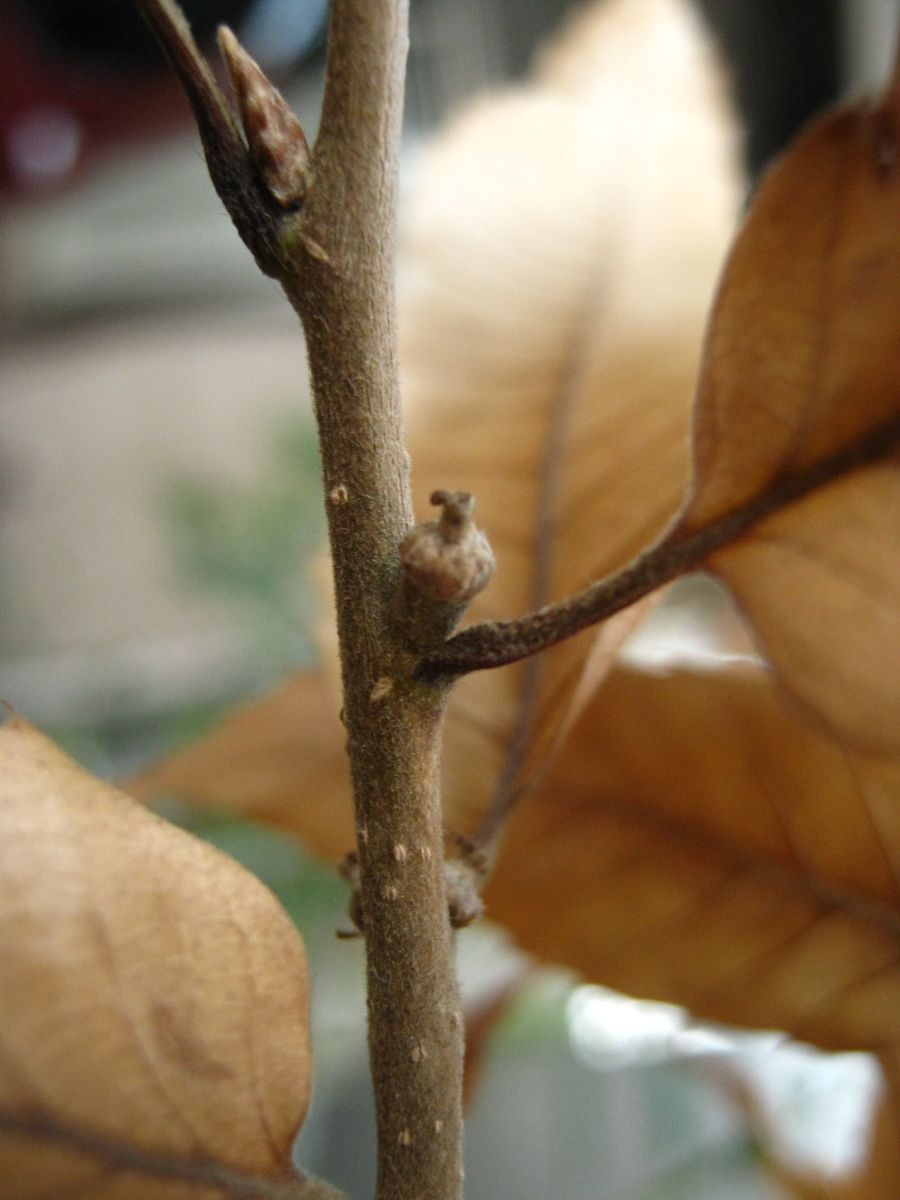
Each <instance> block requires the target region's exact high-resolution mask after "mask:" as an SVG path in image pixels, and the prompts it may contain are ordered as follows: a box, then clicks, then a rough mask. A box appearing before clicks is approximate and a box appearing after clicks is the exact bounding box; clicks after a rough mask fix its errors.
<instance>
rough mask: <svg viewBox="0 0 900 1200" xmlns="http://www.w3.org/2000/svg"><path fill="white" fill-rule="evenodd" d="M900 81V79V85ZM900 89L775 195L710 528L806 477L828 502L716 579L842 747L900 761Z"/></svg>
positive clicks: (813, 151) (689, 520)
mask: <svg viewBox="0 0 900 1200" xmlns="http://www.w3.org/2000/svg"><path fill="white" fill-rule="evenodd" d="M898 78H900V77H898ZM898 145H900V85H898V84H896V83H895V85H894V86H893V90H892V91H891V92H890V93H889V95H888V97H887V98H886V99H885V100H884V101H883V102H882V103H881V104H880V105H878V106H868V105H862V104H860V105H856V106H854V107H852V108H849V109H844V110H840V111H836V112H834V113H831V114H829V115H827V116H825V117H823V118H821V119H820V120H819V121H817V122H816V123H815V124H814V125H813V126H811V127H810V129H808V130H807V131H806V133H805V134H803V135H802V136H801V137H800V139H799V140H798V141H797V142H796V143H795V145H794V146H793V148H792V149H791V150H790V151H788V153H787V154H786V155H785V156H784V158H783V159H782V160H781V161H780V162H779V163H778V164H777V165H776V166H775V167H774V168H773V170H772V171H771V172H770V174H769V175H768V177H767V178H766V179H765V180H764V182H763V184H762V185H761V187H760V189H759V193H758V195H757V197H756V199H755V201H754V204H753V207H752V210H751V213H750V216H749V218H748V220H747V222H746V224H745V226H744V228H743V230H742V232H741V234H740V236H739V238H738V240H737V242H736V244H735V246H734V249H733V251H732V253H731V256H730V259H729V262H728V264H727V267H726V270H725V274H724V277H723V281H722V285H721V288H720V291H719V295H718V298H717V301H716V304H715V308H714V310H713V314H712V318H711V324H710V331H709V335H708V341H707V346H706V351H705V360H704V369H703V373H702V377H701V381H700V387H699V393H698V404H697V415H696V433H695V483H694V491H693V496H692V498H691V500H690V502H689V504H688V506H687V509H686V513H685V516H684V519H683V520H682V522H681V527H682V528H683V529H684V530H685V531H693V530H697V529H700V528H702V527H703V526H705V525H706V524H708V523H709V522H710V521H713V520H715V519H716V518H718V517H720V516H722V515H723V514H726V513H729V512H732V511H735V510H739V509H741V508H742V507H744V506H746V505H747V504H748V503H751V504H752V503H754V502H755V501H756V500H757V499H758V498H759V497H761V496H762V497H765V496H766V495H771V496H775V495H777V494H778V492H779V490H780V489H783V488H784V486H785V485H786V483H788V482H789V481H790V479H791V478H792V477H797V476H798V475H799V474H800V473H802V472H804V471H810V470H813V471H814V470H815V469H816V466H817V464H826V463H827V461H828V460H829V459H830V458H832V457H833V456H836V455H838V456H843V458H844V460H845V461H844V465H843V467H842V468H841V470H840V471H839V472H832V473H831V477H829V472H828V470H827V468H826V467H823V471H824V474H823V478H822V481H821V483H822V486H820V487H819V488H818V489H817V490H815V491H813V492H812V493H811V494H809V495H808V496H807V497H806V498H805V499H803V500H801V501H799V502H796V503H793V504H790V505H788V506H787V507H785V508H783V509H780V510H779V511H777V512H776V513H775V515H774V516H771V517H769V518H768V519H766V520H764V521H763V522H762V523H761V524H758V525H756V526H755V527H754V528H753V529H752V530H751V532H750V533H749V534H748V535H746V536H745V537H744V538H743V539H741V540H740V541H739V542H738V543H737V544H736V545H733V546H730V547H726V549H724V550H722V551H720V552H719V553H717V554H715V555H714V556H713V558H712V560H711V564H710V565H711V566H712V567H713V569H714V570H716V571H717V572H718V573H719V574H720V575H721V576H722V577H723V579H724V580H725V581H726V582H727V583H728V585H729V586H730V587H731V589H732V591H733V592H734V594H735V596H736V597H737V599H738V601H739V603H740V604H741V606H742V607H743V609H744V611H745V613H746V615H747V616H748V618H749V619H750V621H751V622H752V623H753V625H754V627H755V629H756V632H757V634H758V636H759V640H760V642H761V644H762V647H763V650H764V653H765V655H766V657H767V658H768V659H769V660H770V661H771V663H772V664H773V666H774V667H775V668H776V670H777V671H778V673H779V675H780V677H781V679H782V680H783V681H784V682H785V683H786V684H787V686H788V687H789V688H790V689H791V691H792V692H793V693H794V694H795V695H796V696H797V697H798V698H799V699H800V700H801V701H802V702H803V703H804V704H805V705H806V706H807V707H808V709H810V710H811V711H812V712H813V713H814V714H816V716H817V717H818V718H819V719H820V720H821V721H823V722H824V723H825V724H826V725H827V726H828V727H829V728H830V730H831V731H832V733H833V734H835V735H836V736H837V737H838V738H841V739H845V740H847V741H849V742H850V743H852V744H853V745H854V746H855V747H858V748H860V749H861V750H864V751H867V752H873V753H880V754H887V755H896V754H897V753H898V752H900V522H898V520H897V516H898V513H900V470H898V466H900V450H898V440H900V165H898V161H897V155H898Z"/></svg>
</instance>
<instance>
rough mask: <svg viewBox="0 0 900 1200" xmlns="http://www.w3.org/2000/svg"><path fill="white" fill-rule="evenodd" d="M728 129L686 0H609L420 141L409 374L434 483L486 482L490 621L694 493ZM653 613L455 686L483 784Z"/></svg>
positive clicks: (535, 738)
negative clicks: (692, 409) (700, 382)
mask: <svg viewBox="0 0 900 1200" xmlns="http://www.w3.org/2000/svg"><path fill="white" fill-rule="evenodd" d="M733 143H734V134H733V127H732V121H731V118H730V115H729V112H728V108H727V104H726V103H725V101H724V99H723V87H722V81H721V78H720V74H719V70H718V67H717V64H716V62H715V60H714V56H713V54H712V53H711V50H710V48H709V46H708V45H707V42H706V39H705V37H704V34H703V30H702V28H701V27H700V23H699V21H698V18H697V15H696V13H695V12H694V10H693V7H692V5H690V4H688V3H686V2H684V0H611V2H607V3H604V4H602V5H601V4H595V5H592V6H590V7H589V8H587V9H586V10H585V11H584V12H583V13H582V14H581V15H580V16H579V17H578V18H577V19H576V20H574V21H572V22H571V24H570V26H569V27H568V28H567V29H566V30H565V31H564V32H563V34H562V36H561V37H560V38H559V40H558V41H557V43H555V44H554V45H553V46H552V47H550V48H549V50H548V51H547V53H546V54H545V56H544V57H543V59H542V60H541V61H540V62H539V64H538V68H537V70H536V72H535V73H534V75H533V78H532V79H531V80H530V81H529V82H528V83H527V84H526V85H525V86H523V87H520V88H517V89H511V90H508V91H506V92H504V93H500V94H497V95H495V96H492V97H489V98H487V99H486V100H483V101H481V102H480V103H478V104H476V106H475V107H474V108H472V109H471V110H470V111H469V112H467V113H466V114H465V115H463V116H462V117H461V118H460V119H459V120H458V121H457V122H456V123H455V124H454V125H453V126H452V127H451V128H450V129H449V130H448V131H447V133H446V134H444V135H443V136H442V137H441V138H440V139H439V141H438V142H437V144H436V145H435V146H434V147H433V148H432V149H431V150H430V151H429V153H428V154H427V155H426V159H425V163H424V166H423V168H422V172H421V175H420V177H419V180H418V183H417V187H416V189H415V194H414V196H413V199H412V202H411V204H410V206H409V208H408V210H407V212H406V213H405V226H404V228H405V239H404V247H403V256H402V260H401V284H402V286H401V294H400V329H401V347H400V349H401V355H400V357H401V365H402V371H403V389H404V395H405V398H406V400H407V402H408V410H409V411H408V418H407V419H408V426H409V432H410V449H411V451H412V460H413V471H414V484H415V491H416V498H417V500H418V501H419V503H420V504H424V502H425V500H426V499H427V497H428V495H429V494H430V493H431V492H432V491H433V490H434V489H435V488H438V487H443V488H449V489H453V490H464V491H469V492H472V493H474V495H475V496H476V498H477V509H476V514H475V515H476V519H477V520H478V522H479V524H480V525H481V526H482V527H483V528H484V529H485V530H486V531H487V533H488V536H489V538H490V540H491V543H492V546H493V548H494V551H495V553H496V556H497V563H498V569H497V572H496V575H495V577H494V579H493V581H492V583H491V585H490V586H489V587H488V588H487V589H486V591H485V592H484V593H483V594H482V596H481V597H479V598H478V600H477V601H476V602H475V604H474V605H473V608H472V616H473V618H479V619H480V618H491V617H498V616H499V617H508V616H516V615H520V614H521V613H523V612H525V611H526V610H528V609H529V608H533V607H536V606H539V605H540V604H543V603H545V602H547V601H549V600H552V599H559V598H561V597H562V596H563V595H565V594H566V593H568V592H569V591H572V590H573V589H576V588H579V587H581V586H583V585H584V584H585V583H586V582H587V581H588V580H590V579H591V578H593V577H595V576H596V575H598V574H605V573H607V572H608V571H611V570H613V569H614V568H616V567H618V566H620V565H622V564H623V563H624V562H625V561H627V560H628V559H629V558H630V557H631V556H632V555H633V554H634V553H635V552H637V551H638V550H639V549H641V548H642V547H643V546H644V545H645V544H646V543H647V542H648V541H649V540H650V539H652V538H653V537H654V536H655V535H656V534H658V533H659V532H660V530H661V529H662V528H663V526H664V525H665V524H666V523H667V522H668V521H669V520H670V519H671V517H672V516H673V514H674V512H675V511H676V509H677V508H678V505H679V503H680V501H681V499H682V495H683V492H684V488H685V485H686V480H687V462H686V446H687V439H686V431H687V428H688V420H689V417H688V412H689V404H690V397H691V395H692V392H693V389H694V382H695V377H696V370H697V362H698V357H699V346H700V339H701V334H702V328H703V323H704V318H705V314H706V310H707V307H708V304H709V298H710V296H711V294H712V288H713V282H714V279H715V276H716V273H717V271H718V266H719V263H720V261H721V257H722V255H723V253H724V250H725V247H726V245H727V240H728V238H729V236H730V233H731V230H732V228H733V224H734V219H735V213H736V209H737V197H738V188H739V183H738V177H737V171H736V168H735V163H734V145H733ZM638 615H639V614H631V616H629V617H628V618H623V619H622V620H621V621H620V622H618V623H617V625H616V626H615V627H613V628H611V629H609V630H608V631H607V632H606V633H605V634H604V635H603V641H602V643H601V644H600V645H599V646H596V647H595V649H594V652H593V654H591V653H590V652H591V646H592V642H593V641H594V640H595V639H596V638H597V634H596V631H594V632H588V633H587V634H586V635H585V636H582V637H581V638H578V639H575V640H574V641H573V642H571V643H570V644H568V645H565V646H560V647H557V648H556V649H555V650H554V651H552V652H550V653H549V654H547V655H545V656H544V657H543V658H542V660H541V662H540V663H535V664H532V665H531V666H528V667H525V668H517V669H515V670H512V671H507V672H505V673H503V674H502V675H501V674H498V673H496V672H493V673H489V674H483V675H480V676H478V677H471V678H469V679H467V680H465V681H463V683H462V684H461V685H459V688H458V695H456V696H455V698H454V706H455V707H456V708H458V709H459V711H460V712H461V713H465V712H466V711H472V710H474V711H477V712H479V713H481V714H486V713H490V714H491V720H490V728H489V729H487V730H486V736H485V738H484V739H483V740H482V744H481V746H480V749H479V752H478V757H479V759H480V761H481V763H482V768H483V770H482V774H481V779H480V781H479V786H478V796H479V797H480V798H481V799H482V800H483V799H484V795H485V790H486V787H487V788H489V787H490V785H491V780H492V779H496V777H497V775H498V773H499V772H500V771H501V769H502V764H503V761H504V759H506V760H507V775H508V782H509V784H510V785H512V783H513V777H514V775H515V774H516V769H517V768H518V767H521V765H522V762H521V760H522V759H523V758H524V756H525V751H524V745H525V742H527V744H528V746H529V747H530V757H531V763H532V764H534V763H535V762H539V761H541V760H542V759H543V758H544V757H545V755H546V751H547V746H548V742H549V740H550V739H552V738H553V736H554V732H555V729H556V726H557V724H558V723H559V722H560V721H561V720H563V719H565V717H566V714H567V712H568V710H569V706H570V703H571V700H572V696H573V693H574V692H575V691H576V688H577V683H578V680H579V678H580V677H581V676H582V672H583V667H584V664H585V662H586V661H587V660H588V659H589V658H590V659H591V661H592V670H591V677H590V681H589V682H590V683H591V684H592V685H593V684H596V683H597V682H599V680H600V678H601V677H602V674H603V672H604V671H605V669H606V668H607V667H608V666H609V663H610V662H611V659H612V655H613V654H614V652H615V649H616V647H617V646H618V644H619V642H620V641H621V639H622V638H623V637H624V636H625V635H626V634H627V632H628V630H629V628H630V623H631V622H632V621H634V620H635V619H636V617H637V616H638ZM613 632H615V635H616V636H615V637H613V636H612V634H613ZM589 692H590V687H589V686H584V685H583V686H582V688H581V689H580V690H579V691H578V695H579V697H580V698H583V696H584V695H585V694H589ZM463 719H465V718H464V717H463ZM517 721H518V725H519V728H518V734H514V733H513V730H514V729H515V728H516V724H517ZM525 734H527V737H526V736H524V735H525ZM511 742H512V746H513V748H512V749H510V745H511ZM451 745H452V737H451ZM450 755H451V757H452V749H451V751H450ZM517 760H518V761H517ZM446 778H447V787H448V789H449V790H450V792H451V794H455V793H456V792H457V787H458V785H457V783H456V776H455V772H454V771H453V770H450V771H448V773H447V776H446Z"/></svg>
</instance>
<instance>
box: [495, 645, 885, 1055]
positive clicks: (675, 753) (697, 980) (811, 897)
mask: <svg viewBox="0 0 900 1200" xmlns="http://www.w3.org/2000/svg"><path fill="white" fill-rule="evenodd" d="M898 801H900V767H898V766H889V765H886V764H884V763H878V762H875V761H872V760H866V759H862V758H859V757H856V758H853V757H850V756H848V755H845V754H843V753H842V752H841V751H840V750H838V749H837V748H836V747H835V746H834V745H833V744H832V743H831V742H830V741H829V740H828V739H825V738H823V737H821V736H819V735H818V734H817V733H815V732H814V731H813V730H811V729H810V728H809V727H808V726H807V725H806V724H805V723H804V722H803V721H802V720H801V719H799V718H797V717H795V716H794V715H793V713H792V712H790V711H789V710H788V709H786V708H785V706H784V704H783V702H782V701H781V700H780V699H779V698H778V696H777V694H776V692H775V691H774V689H773V688H772V686H771V683H770V681H769V679H768V678H767V676H766V675H765V674H764V673H762V672H760V671H758V670H757V669H756V668H753V667H750V666H743V667H732V668H729V669H727V670H725V671H722V672H715V673H705V672H704V673H700V674H695V673H691V672H689V671H678V672H676V673H674V674H672V675H671V676H668V677H656V676H652V675H647V674H644V673H641V672H636V671H629V670H625V669H620V670H617V671H616V672H615V673H614V674H613V675H611V676H610V678H609V679H608V680H607V682H606V684H605V686H604V688H603V689H602V691H601V692H600V693H598V695H597V696H596V697H595V698H594V700H593V701H592V703H591V705H590V706H589V708H588V709H587V710H586V712H585V713H584V715H583V717H582V718H581V721H580V722H579V725H578V726H577V727H576V729H575V730H574V732H573V734H572V736H571V737H570V739H569V741H568V742H567V745H566V752H565V753H564V754H561V755H559V756H558V758H557V760H556V762H555V764H554V766H553V767H552V769H551V771H550V773H549V775H548V777H547V778H546V779H545V780H544V782H543V784H542V786H541V788H540V791H539V793H537V794H535V795H534V796H532V797H530V798H529V799H528V800H526V801H525V802H524V803H523V805H522V806H521V808H520V809H519V810H518V812H517V813H516V814H515V816H514V817H513V819H512V821H511V823H510V828H509V830H508V835H507V841H506V843H505V845H504V849H503V853H502V855H501V859H500V862H499V863H498V867H497V871H496V873H495V875H494V877H493V879H492V882H491V883H490V885H489V888H488V892H487V897H486V899H487V907H488V914H489V915H491V916H493V917H495V918H496V919H498V920H500V921H502V922H504V923H505V924H507V925H508V926H509V927H510V928H512V929H513V930H514V931H515V933H516V934H517V936H518V938H519V940H520V942H521V943H522V945H523V946H524V948H525V949H527V950H529V951H531V952H532V953H534V954H537V955H538V956H540V957H542V958H545V959H549V960H551V961H556V962H561V963H566V964H568V965H570V966H573V967H576V968H577V969H578V970H580V971H582V972H583V973H584V974H585V975H586V976H587V978H589V979H591V980H595V981H597V982H600V983H603V984H605V985H607V986H609V987H613V988H617V989H619V990H622V991H624V992H628V993H630V994H634V995H639V996H645V997H652V998H654V999H659V1000H666V1001H670V1002H673V1003H677V1004H682V1005H685V1006H686V1007H688V1008H689V1009H691V1011H693V1012H694V1013H696V1014H697V1015H699V1016H702V1017H707V1018H712V1019H715V1020H719V1021H723V1022H727V1023H730V1024H735V1025H746V1026H755V1027H764V1028H776V1029H784V1030H787V1031H789V1032H790V1033H792V1034H794V1035H795V1036H796V1037H798V1038H802V1039H805V1040H809V1041H811V1042H814V1043H817V1044H819V1045H822V1046H825V1047H834V1048H865V1049H880V1048H884V1047H886V1046H896V1045H898V1044H900V954H898V934H900V883H898V880H900V817H898V813H900V804H898Z"/></svg>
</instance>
